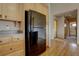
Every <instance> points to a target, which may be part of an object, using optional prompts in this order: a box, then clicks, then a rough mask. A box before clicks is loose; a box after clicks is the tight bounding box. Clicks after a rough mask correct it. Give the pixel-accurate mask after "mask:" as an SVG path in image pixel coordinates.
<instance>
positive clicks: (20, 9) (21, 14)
mask: <svg viewBox="0 0 79 59" xmlns="http://www.w3.org/2000/svg"><path fill="white" fill-rule="evenodd" d="M18 19H19V21H23V19H24V5H23V4H22V3H20V4H18Z"/></svg>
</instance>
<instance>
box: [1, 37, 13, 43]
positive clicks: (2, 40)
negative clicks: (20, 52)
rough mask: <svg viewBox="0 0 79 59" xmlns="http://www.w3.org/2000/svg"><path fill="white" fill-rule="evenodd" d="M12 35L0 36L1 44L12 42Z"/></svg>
mask: <svg viewBox="0 0 79 59" xmlns="http://www.w3.org/2000/svg"><path fill="white" fill-rule="evenodd" d="M11 41H12V40H11V37H4V38H0V44H4V43H8V42H11Z"/></svg>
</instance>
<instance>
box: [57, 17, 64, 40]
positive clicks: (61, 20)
mask: <svg viewBox="0 0 79 59" xmlns="http://www.w3.org/2000/svg"><path fill="white" fill-rule="evenodd" d="M64 19H65V18H64V17H58V18H57V37H59V38H63V39H64Z"/></svg>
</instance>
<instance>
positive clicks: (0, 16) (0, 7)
mask: <svg viewBox="0 0 79 59" xmlns="http://www.w3.org/2000/svg"><path fill="white" fill-rule="evenodd" d="M2 5H3V4H1V3H0V19H4V15H3V12H2V11H3V9H2Z"/></svg>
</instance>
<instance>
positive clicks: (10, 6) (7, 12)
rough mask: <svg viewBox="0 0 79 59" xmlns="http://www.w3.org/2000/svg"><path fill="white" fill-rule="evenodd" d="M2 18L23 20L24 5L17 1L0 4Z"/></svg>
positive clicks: (0, 17)
mask: <svg viewBox="0 0 79 59" xmlns="http://www.w3.org/2000/svg"><path fill="white" fill-rule="evenodd" d="M0 19H3V20H10V21H22V20H23V5H22V4H17V3H2V4H0Z"/></svg>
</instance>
